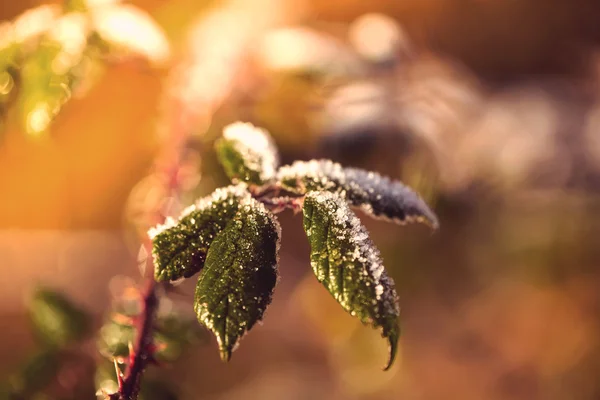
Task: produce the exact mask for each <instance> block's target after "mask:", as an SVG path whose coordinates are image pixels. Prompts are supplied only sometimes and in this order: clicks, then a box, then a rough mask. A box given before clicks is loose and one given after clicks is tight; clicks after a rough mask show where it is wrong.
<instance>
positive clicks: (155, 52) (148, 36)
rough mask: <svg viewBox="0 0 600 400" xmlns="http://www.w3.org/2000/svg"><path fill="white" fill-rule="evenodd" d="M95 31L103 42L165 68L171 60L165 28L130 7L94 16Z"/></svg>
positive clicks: (104, 10) (111, 8)
mask: <svg viewBox="0 0 600 400" xmlns="http://www.w3.org/2000/svg"><path fill="white" fill-rule="evenodd" d="M92 19H93V24H94V27H95V29H96V30H97V31H98V34H99V35H100V36H101V37H102V39H104V40H106V41H107V42H109V43H110V44H113V45H115V46H117V47H122V48H123V49H124V50H127V51H130V52H133V53H136V54H139V55H141V56H144V57H145V58H148V60H150V62H152V63H154V64H163V63H165V62H167V61H168V59H169V57H170V48H169V42H168V41H167V38H166V36H165V33H164V32H163V30H162V28H161V27H160V26H158V24H156V23H155V22H154V20H153V19H152V18H151V17H150V16H149V15H148V14H147V13H145V12H143V11H142V10H140V9H138V8H135V7H133V6H129V5H115V6H112V5H108V6H104V7H98V8H97V9H94V10H93V12H92Z"/></svg>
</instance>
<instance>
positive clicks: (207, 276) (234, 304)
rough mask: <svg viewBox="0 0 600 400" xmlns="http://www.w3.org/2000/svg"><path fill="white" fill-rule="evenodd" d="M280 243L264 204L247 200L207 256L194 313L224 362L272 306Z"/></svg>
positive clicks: (276, 227)
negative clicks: (209, 334) (270, 305)
mask: <svg viewBox="0 0 600 400" xmlns="http://www.w3.org/2000/svg"><path fill="white" fill-rule="evenodd" d="M279 237H280V227H279V223H278V222H277V220H276V219H275V217H274V216H273V214H271V212H270V211H268V210H267V209H266V208H265V207H264V206H263V205H262V203H259V202H257V201H256V200H254V199H248V200H245V201H244V202H243V203H242V204H241V205H240V209H239V211H238V213H237V214H236V216H235V218H234V219H233V220H231V222H230V223H229V224H228V225H227V227H226V228H225V229H224V230H223V231H222V232H221V233H220V234H219V235H218V236H217V238H216V239H215V240H214V242H213V244H212V246H211V247H210V249H209V251H208V255H207V257H206V266H205V267H204V270H203V271H202V274H201V275H200V279H199V280H198V285H197V286H196V295H195V299H194V309H195V311H196V314H197V316H198V321H200V323H202V324H203V325H205V326H206V327H207V328H208V329H210V330H211V331H212V332H213V333H214V334H215V336H216V337H217V342H218V344H219V350H220V353H221V359H223V360H224V361H228V360H229V359H230V357H231V352H232V351H233V350H234V348H235V347H236V345H237V344H238V342H239V340H240V339H241V338H242V336H243V335H244V334H245V333H246V332H247V331H248V330H250V329H251V328H252V326H253V325H254V324H255V323H256V322H257V321H259V320H261V319H262V317H263V314H264V312H265V309H266V308H267V306H268V305H269V304H270V302H271V296H272V294H273V289H274V287H275V283H276V282H277V269H276V268H277V261H278V258H277V257H278V250H279Z"/></svg>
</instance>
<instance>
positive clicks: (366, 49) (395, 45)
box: [348, 13, 408, 61]
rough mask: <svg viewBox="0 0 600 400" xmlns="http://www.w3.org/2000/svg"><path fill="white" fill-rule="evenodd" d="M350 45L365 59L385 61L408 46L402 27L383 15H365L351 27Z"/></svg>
mask: <svg viewBox="0 0 600 400" xmlns="http://www.w3.org/2000/svg"><path fill="white" fill-rule="evenodd" d="M348 36H349V40H350V43H352V45H353V46H354V48H355V49H356V51H357V52H358V53H359V54H360V55H361V56H363V57H364V58H366V59H368V60H372V61H385V60H388V59H390V58H392V57H394V54H395V53H396V51H397V50H398V49H399V48H400V47H401V46H402V47H407V46H408V40H407V38H406V35H405V34H404V32H403V31H402V29H401V27H400V25H398V24H397V23H396V21H394V20H393V19H392V18H390V17H388V16H387V15H383V14H375V13H373V14H365V15H363V16H361V17H360V18H358V19H357V20H356V21H354V22H353V23H352V25H350V28H349V32H348Z"/></svg>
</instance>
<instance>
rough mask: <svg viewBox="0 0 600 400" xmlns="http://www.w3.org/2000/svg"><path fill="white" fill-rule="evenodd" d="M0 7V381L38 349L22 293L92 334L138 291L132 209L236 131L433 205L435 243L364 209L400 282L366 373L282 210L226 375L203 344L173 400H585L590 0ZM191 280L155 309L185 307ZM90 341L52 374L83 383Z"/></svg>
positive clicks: (592, 378)
mask: <svg viewBox="0 0 600 400" xmlns="http://www.w3.org/2000/svg"><path fill="white" fill-rule="evenodd" d="M27 10H29V11H27ZM24 13H25V14H24ZM0 21H2V22H1V23H0V55H1V56H2V59H0V111H1V113H0V114H1V115H2V118H1V119H0V194H1V197H0V268H2V272H3V273H4V278H3V279H2V282H1V283H0V320H1V321H2V327H3V329H2V331H1V332H0V376H8V377H10V376H12V375H11V374H14V373H15V370H17V369H18V368H19V365H22V363H23V360H26V359H27V357H29V356H30V355H31V354H32V352H33V353H35V348H36V346H37V345H36V343H37V342H36V339H35V337H34V336H35V335H34V334H33V333H32V330H31V328H30V325H31V323H30V319H31V318H30V317H28V312H27V310H28V307H31V300H30V299H31V293H32V290H33V288H35V287H36V286H38V285H39V284H43V285H46V286H49V287H51V288H53V289H56V290H58V291H60V292H61V293H63V294H65V295H66V296H68V297H69V298H70V299H72V300H73V301H74V302H75V303H76V304H78V305H79V306H81V307H83V308H85V309H86V310H88V312H89V313H90V314H91V315H92V316H93V322H92V323H91V324H92V326H94V327H95V330H96V333H94V335H96V336H97V331H98V328H99V327H100V326H101V325H102V321H103V319H104V318H105V316H106V315H107V313H109V311H110V309H111V304H113V303H114V301H115V298H119V296H121V295H122V294H123V292H124V291H127V288H128V287H130V286H132V285H135V284H137V283H140V282H142V277H141V274H140V271H139V268H138V262H137V261H136V258H138V257H139V256H138V249H139V243H140V237H141V236H142V235H143V233H144V232H145V231H146V229H147V228H148V227H150V226H152V225H153V224H155V223H156V222H157V221H156V216H155V215H154V214H153V210H156V209H157V208H158V209H166V210H168V213H169V214H176V213H177V212H178V210H180V209H181V208H182V207H184V206H186V205H188V204H190V203H191V202H192V201H193V200H194V199H195V198H197V197H199V196H201V195H206V194H208V193H210V192H211V191H212V190H213V189H214V188H216V187H218V186H222V185H224V184H226V180H225V177H224V174H223V172H222V171H221V170H220V167H219V166H218V165H217V164H216V159H215V156H214V155H213V154H212V143H213V141H214V140H215V138H216V137H218V135H219V134H220V132H221V129H222V127H223V126H225V125H226V124H228V123H230V122H233V121H236V120H243V121H250V122H253V123H254V124H256V125H259V126H262V127H264V128H266V129H268V130H269V131H270V132H271V134H272V135H273V136H274V138H275V140H276V142H277V144H278V146H279V148H280V152H281V155H282V159H283V162H284V163H289V162H291V161H293V160H295V159H311V158H320V157H323V158H331V159H334V160H336V161H339V162H341V163H342V164H344V165H347V166H357V167H362V168H367V169H371V170H375V171H378V172H380V173H382V174H385V175H389V176H392V177H394V178H396V179H400V180H402V181H403V182H404V183H406V184H408V185H410V186H412V187H413V188H415V189H416V190H417V191H418V192H419V193H421V194H422V196H423V197H424V198H425V199H426V200H427V201H428V203H429V204H430V205H431V206H432V208H434V209H435V211H436V212H437V213H438V215H439V218H440V222H441V229H440V231H439V232H437V233H435V234H433V235H431V234H430V232H428V231H427V230H426V229H425V228H423V227H420V226H407V227H401V226H395V225H390V224H386V223H384V222H380V221H373V220H369V219H367V218H363V221H364V223H365V225H366V226H367V228H368V229H369V231H370V232H371V236H372V238H373V240H374V242H375V243H376V244H377V245H378V246H379V248H380V249H381V252H382V255H383V258H384V260H385V263H386V266H387V268H388V270H389V271H390V274H391V275H392V276H393V277H394V279H395V281H396V287H397V290H398V293H399V296H400V304H401V310H402V311H401V315H402V330H403V336H402V337H401V340H400V355H399V359H398V360H397V363H396V365H395V366H394V368H393V369H392V370H391V371H389V372H385V373H384V372H382V370H381V369H382V366H383V365H384V362H385V360H386V351H387V348H386V344H385V342H384V340H382V339H381V338H380V337H379V335H378V333H377V332H376V331H372V330H371V329H369V328H367V327H363V326H361V325H360V323H358V322H356V321H355V320H354V319H353V318H352V317H350V316H349V315H346V314H345V313H344V312H343V311H342V309H341V308H340V307H339V306H338V305H337V304H336V303H335V301H334V300H333V299H332V298H331V296H330V295H329V294H328V293H327V291H326V290H325V289H324V288H322V287H321V286H320V285H319V284H318V283H317V282H316V280H315V279H314V277H313V276H312V273H311V272H310V267H309V257H308V244H307V242H306V240H305V238H304V233H303V231H302V228H301V221H300V218H299V216H296V217H294V216H293V215H291V213H287V212H286V213H283V214H281V215H280V217H281V218H280V219H281V223H282V225H283V242H282V254H281V264H280V274H281V280H280V282H279V284H278V286H277V288H276V292H275V297H274V301H273V304H272V305H271V307H270V308H269V311H268V312H267V314H266V317H265V320H264V324H262V325H260V326H257V327H255V328H254V329H253V331H252V332H251V333H250V334H249V335H248V336H247V337H246V338H244V340H243V342H242V345H241V346H240V348H239V349H238V350H237V351H236V352H235V354H234V355H233V358H232V361H231V362H230V363H229V364H223V363H221V361H220V360H219V357H218V351H217V349H216V343H214V340H213V339H212V338H209V337H208V336H206V337H204V338H203V339H201V340H200V341H198V342H197V343H196V344H195V345H193V346H190V347H189V348H186V350H185V351H183V352H182V354H181V357H180V358H179V359H178V361H177V362H175V363H173V364H171V365H169V366H167V367H165V368H162V369H157V368H152V369H151V370H149V377H150V378H151V377H152V376H153V375H154V376H162V377H164V378H166V379H167V381H168V382H170V384H172V385H174V386H176V392H177V393H178V398H181V399H215V400H217V399H219V400H221V399H222V400H225V399H281V398H285V399H340V400H342V399H349V400H355V399H356V400H359V399H360V400H362V399H382V400H384V399H406V400H413V399H414V400H436V399H460V400H469V399H490V400H492V399H517V400H518V399H528V400H533V399H544V400H562V399H565V400H566V399H570V400H571V399H573V400H595V399H598V398H600V268H599V266H600V249H599V247H598V237H600V3H599V2H598V1H596V0H572V1H570V2H567V1H563V0H545V1H534V0H531V1H525V0H374V1H368V2H366V1H359V0H344V1H341V0H328V1H318V0H135V1H130V2H119V1H115V0H87V1H85V0H80V1H67V2H66V3H64V2H62V1H61V2H58V1H57V2H54V3H51V2H45V1H36V0H21V1H10V0H2V1H0ZM40 38H41V39H40ZM32 43H33V44H32ZM40 43H41V44H40ZM31 46H34V47H35V46H40V47H39V48H38V47H35V49H37V50H35V51H33V53H31V54H33V56H28V58H27V59H26V61H23V60H21V61H19V62H20V63H21V64H19V68H20V71H21V72H20V74H15V73H14V71H13V70H11V65H13V64H11V63H12V61H11V60H12V58H11V57H13V58H15V59H18V57H19V56H18V55H17V56H15V54H21V53H19V52H22V53H23V54H24V52H25V50H23V49H26V48H28V47H31ZM15 49H16V50H15ZM39 49H41V50H39ZM27 51H30V50H27ZM28 54H29V53H28ZM17 88H18V90H17ZM174 152H180V153H181V161H180V165H179V169H178V170H177V171H176V173H175V176H176V177H177V179H178V182H179V185H180V187H181V189H182V191H181V196H179V197H177V198H173V197H172V196H170V195H169V194H168V192H167V191H166V190H165V189H164V185H163V183H164V176H162V175H161V174H160V170H161V169H160V166H161V165H164V164H165V163H168V160H169V159H172V158H173V154H174ZM361 217H362V215H361ZM193 286H194V282H185V283H184V284H182V285H181V286H179V287H178V288H177V289H178V292H177V294H176V295H174V296H172V300H171V301H170V303H169V307H182V308H184V309H189V310H188V311H191V302H192V297H193ZM28 304H29V306H28ZM29 314H30V312H29ZM95 343H96V339H95V338H92V339H89V340H87V341H84V342H83V343H82V344H80V345H77V347H78V349H77V350H82V349H83V350H84V352H85V353H86V354H87V356H86V357H88V358H89V359H88V358H86V359H85V360H86V361H85V362H84V364H85V365H87V367H86V368H87V369H86V368H79V372H80V374H82V375H81V376H80V377H79V378H78V377H77V375H75V376H76V377H75V378H73V375H72V374H71V375H69V374H67V373H65V372H64V371H63V373H62V374H61V373H59V374H58V385H59V386H60V385H63V386H64V387H69V382H72V381H73V379H75V380H78V381H80V382H84V383H85V384H87V382H88V381H89V385H90V386H91V387H93V385H94V384H93V380H94V378H93V376H94V372H93V370H94V367H93V365H94V363H95V360H96V359H100V357H99V356H98V354H96V353H97V350H96V348H95ZM90 360H92V361H90ZM73 363H75V361H73V362H72V364H73ZM90 363H91V365H92V366H91V367H90V365H88V364H90ZM75 364H76V363H75ZM88 367H89V368H88ZM36 371H37V370H36ZM82 371H83V372H82ZM86 371H87V372H89V374H88V373H87V372H86ZM35 374H37V372H36V373H35ZM35 374H34V375H35ZM96 376H97V374H96ZM150 378H149V379H150ZM96 380H97V378H96ZM65 390H66V389H65ZM65 390H63V392H65ZM59 392H60V390H59ZM66 392H68V391H66ZM66 392H65V393H66ZM85 393H89V392H85ZM93 393H94V390H92V391H91V395H89V398H93ZM156 393H159V392H155V394H156ZM69 395H72V394H69V393H66V394H64V393H63V395H61V396H62V397H60V396H57V397H52V395H48V396H50V397H36V398H39V399H42V398H76V397H69ZM72 396H73V395H72ZM78 398H87V397H85V396H83V395H82V396H80V397H78ZM157 398H168V397H166V395H165V396H163V397H160V396H159V397H157Z"/></svg>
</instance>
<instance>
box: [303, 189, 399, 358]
mask: <svg viewBox="0 0 600 400" xmlns="http://www.w3.org/2000/svg"><path fill="white" fill-rule="evenodd" d="M303 212H304V230H305V231H306V235H307V236H308V240H309V242H310V246H311V254H310V263H311V266H312V268H313V271H314V273H315V275H316V277H317V279H318V280H319V282H321V283H322V284H323V285H324V286H325V287H326V288H327V290H329V292H330V293H331V294H332V295H333V297H334V298H335V299H336V300H337V301H338V303H340V304H341V306H342V307H343V308H344V309H345V310H346V311H348V312H349V313H350V314H352V315H353V316H356V317H357V318H359V319H360V321H361V322H362V323H364V324H370V325H373V326H374V327H380V328H381V329H382V336H383V337H385V338H387V339H388V341H389V344H390V357H389V361H388V364H387V366H386V369H388V368H389V367H390V366H391V365H392V363H393V362H394V358H395V356H396V350H397V345H398V338H399V335H400V328H399V325H398V316H399V312H400V310H399V307H398V299H397V295H396V290H395V288H394V282H393V281H392V279H391V278H390V277H389V276H388V275H387V273H386V271H385V269H384V267H383V262H382V260H381V257H380V255H379V251H378V250H377V248H376V247H375V245H374V244H373V242H372V241H371V240H370V239H369V234H368V232H367V231H366V229H365V228H364V227H363V226H362V225H361V223H360V220H359V219H358V217H357V216H356V215H354V213H353V212H352V210H350V208H349V207H348V205H347V204H346V201H345V200H344V199H343V198H342V197H341V196H339V195H337V194H335V193H330V192H309V193H308V194H307V195H306V197H305V199H304V208H303Z"/></svg>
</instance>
